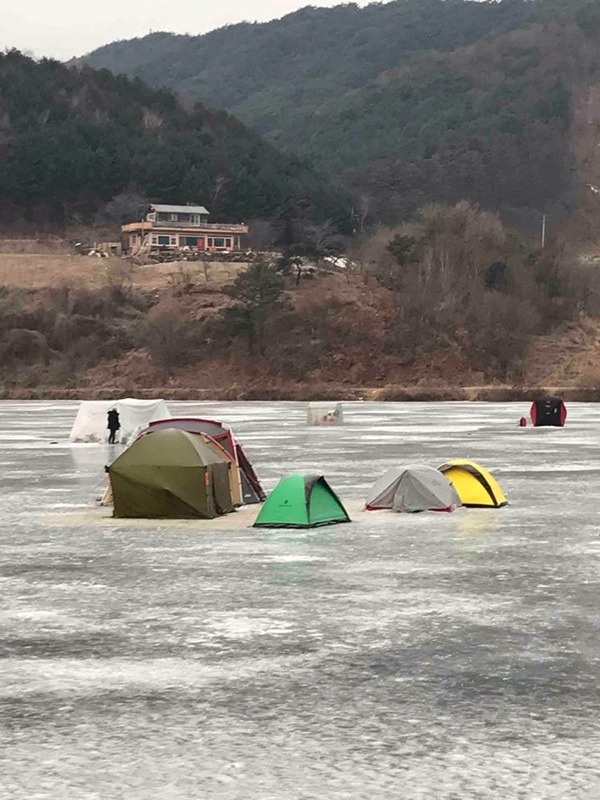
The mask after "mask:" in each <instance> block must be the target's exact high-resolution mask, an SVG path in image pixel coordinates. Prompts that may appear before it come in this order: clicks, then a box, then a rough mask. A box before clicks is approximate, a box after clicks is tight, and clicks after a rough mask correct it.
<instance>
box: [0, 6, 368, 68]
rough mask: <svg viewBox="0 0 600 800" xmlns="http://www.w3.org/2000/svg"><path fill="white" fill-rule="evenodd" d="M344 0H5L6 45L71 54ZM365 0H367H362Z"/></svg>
mask: <svg viewBox="0 0 600 800" xmlns="http://www.w3.org/2000/svg"><path fill="white" fill-rule="evenodd" d="M341 2H343V0H313V2H310V0H304V2H302V1H301V0H174V2H167V0H0V50H4V49H7V48H17V49H18V50H22V51H23V52H25V53H27V54H28V55H32V56H34V57H36V58H39V57H42V56H49V57H52V58H57V59H60V60H67V59H69V58H71V57H72V56H80V55H83V54H84V53H89V52H90V50H94V49H95V48H97V47H100V46H101V45H103V44H108V43H109V42H114V41H115V40H117V39H131V38H133V37H135V36H145V35H146V34H148V33H150V31H171V32H174V33H191V34H200V33H206V32H207V31H211V30H214V29H215V28H220V27H222V26H223V25H229V24H231V23H235V22H243V21H248V22H264V21H266V20H270V19H276V18H277V17H282V16H284V15H285V14H289V13H290V12H291V11H296V10H297V9H299V8H303V7H304V6H306V5H314V6H321V7H324V6H327V7H331V6H335V5H340V3H341ZM356 4H357V5H360V6H364V5H366V4H367V3H366V1H365V0H363V1H362V2H361V1H360V0H358V2H357V3H356Z"/></svg>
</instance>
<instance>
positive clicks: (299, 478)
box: [254, 472, 350, 528]
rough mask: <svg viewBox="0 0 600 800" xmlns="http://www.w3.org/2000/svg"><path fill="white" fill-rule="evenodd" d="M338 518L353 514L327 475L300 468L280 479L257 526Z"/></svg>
mask: <svg viewBox="0 0 600 800" xmlns="http://www.w3.org/2000/svg"><path fill="white" fill-rule="evenodd" d="M338 522H350V517H349V516H348V514H347V513H346V509H345V508H344V506H343V505H342V502H341V500H340V499H339V497H338V496H337V495H336V493H335V492H334V491H333V489H332V488H331V487H330V486H329V484H328V483H327V481H326V480H325V478H324V477H323V476H322V475H304V474H303V473H301V472H297V473H294V474H293V475H288V476H287V477H285V478H282V479H281V480H280V481H279V483H278V484H277V486H276V487H275V488H274V489H273V491H272V492H271V494H270V495H269V496H268V497H267V500H266V502H265V504H264V505H263V507H262V509H261V510H260V513H259V515H258V517H257V518H256V522H255V523H254V527H255V528H316V527H317V526H319V525H335V524H336V523H338Z"/></svg>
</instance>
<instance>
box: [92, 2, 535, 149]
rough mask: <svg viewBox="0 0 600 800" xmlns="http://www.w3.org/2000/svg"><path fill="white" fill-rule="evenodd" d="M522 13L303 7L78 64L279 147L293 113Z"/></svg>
mask: <svg viewBox="0 0 600 800" xmlns="http://www.w3.org/2000/svg"><path fill="white" fill-rule="evenodd" d="M526 14H527V3H525V2H521V0H504V1H503V2H500V3H497V2H483V3H481V2H478V3H477V2H466V1H465V0H396V2H391V3H385V4H381V3H375V4H373V5H368V6H366V7H365V8H359V7H358V6H356V5H355V4H353V3H350V4H344V5H340V6H336V7H334V8H313V7H307V8H304V9H301V10H300V11H297V12H295V13H292V14H288V15H287V16H285V17H283V18H282V19H279V20H275V21H273V22H268V23H262V24H250V23H241V24H238V25H230V26H227V27H225V28H221V29H219V30H216V31H213V32H211V33H208V34H206V35H204V36H177V35H173V34H169V33H153V34H150V35H149V36H146V37H144V38H142V39H133V40H131V41H124V42H115V43H114V44H109V45H107V46H105V47H102V48H100V49H99V50H96V51H94V52H93V53H91V54H90V55H88V56H86V61H87V62H88V63H89V64H91V65H92V66H94V67H99V68H106V69H110V70H111V71H113V72H122V73H125V74H127V75H131V76H135V77H138V78H141V79H142V80H144V81H147V82H148V83H151V84H155V85H158V84H160V85H163V86H168V87H171V88H175V89H177V90H179V91H184V92H189V93H191V94H193V95H195V96H197V97H199V98H200V99H201V100H202V101H203V102H206V103H208V104H209V105H211V106H215V107H222V108H226V109H228V110H230V111H232V112H233V113H234V114H236V116H238V117H240V119H242V120H244V121H245V122H246V123H247V124H249V125H250V126H251V127H253V128H255V129H257V130H259V131H261V132H262V133H265V134H267V135H268V136H269V137H271V138H272V139H276V138H277V136H278V135H279V133H280V131H281V133H282V135H283V137H284V139H286V140H287V139H288V138H289V136H288V129H289V127H290V125H291V124H292V121H293V117H294V114H295V113H299V114H300V115H302V116H303V115H304V114H305V113H306V112H308V111H311V110H313V111H318V110H319V109H321V108H322V107H324V106H325V105H326V104H327V102H328V101H329V100H330V99H332V98H336V97H337V96H338V95H339V93H340V92H347V91H351V90H354V89H357V88H360V87H362V86H364V85H365V84H367V83H368V82H369V81H371V80H373V79H374V78H376V77H377V75H379V74H380V73H381V72H383V71H385V70H389V69H392V68H394V67H397V66H399V65H400V64H405V63H408V62H409V61H410V60H411V59H413V58H414V57H415V56H417V55H419V54H421V53H423V51H426V50H441V51H449V50H454V49H456V48H457V47H461V46H463V45H466V44H469V43H471V42H474V41H477V40H478V39H480V38H481V37H483V36H485V35H487V34H489V33H490V32H492V31H507V30H512V29H513V28H515V27H518V26H519V25H520V24H521V23H522V21H523V19H524V18H525V16H526ZM281 114H283V117H282V118H281V117H280V115H281Z"/></svg>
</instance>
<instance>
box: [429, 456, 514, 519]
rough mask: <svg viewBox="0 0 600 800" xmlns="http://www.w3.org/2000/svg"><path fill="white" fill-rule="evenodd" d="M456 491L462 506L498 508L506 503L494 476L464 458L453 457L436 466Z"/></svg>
mask: <svg viewBox="0 0 600 800" xmlns="http://www.w3.org/2000/svg"><path fill="white" fill-rule="evenodd" d="M438 469H439V471H440V472H443V473H444V475H445V476H446V477H447V478H448V480H449V481H450V483H452V485H453V486H454V488H455V489H456V491H457V492H458V496H459V497H460V499H461V501H462V504H463V506H467V507H471V508H500V507H501V506H505V505H506V504H507V503H508V500H507V499H506V495H505V494H504V492H503V491H502V489H501V488H500V484H499V483H498V481H497V480H496V479H495V478H494V476H493V475H492V474H491V473H490V472H488V471H487V469H485V467H482V466H481V465H480V464H477V463H476V462H475V461H469V460H468V459H466V458H455V459H453V460H452V461H446V462H445V463H444V464H441V466H439V467H438Z"/></svg>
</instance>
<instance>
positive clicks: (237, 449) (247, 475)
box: [132, 417, 266, 504]
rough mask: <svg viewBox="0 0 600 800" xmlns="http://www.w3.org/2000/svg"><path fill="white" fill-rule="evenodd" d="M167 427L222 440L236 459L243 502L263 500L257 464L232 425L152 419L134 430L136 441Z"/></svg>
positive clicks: (218, 440) (181, 419) (188, 418)
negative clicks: (255, 464) (231, 427)
mask: <svg viewBox="0 0 600 800" xmlns="http://www.w3.org/2000/svg"><path fill="white" fill-rule="evenodd" d="M166 428H177V429H179V430H182V431H187V432H188V433H202V434H205V435H207V436H210V437H211V439H214V440H215V442H218V443H219V444H220V445H221V447H223V448H224V449H225V450H226V451H227V452H228V453H229V455H230V456H232V457H233V458H234V459H235V462H236V465H237V467H238V470H239V475H240V480H241V488H242V498H243V499H242V502H243V503H244V504H250V503H262V502H263V500H264V499H265V497H266V495H265V493H264V491H263V488H262V486H261V483H260V481H259V479H258V476H257V474H256V472H255V471H254V467H253V466H252V464H251V463H250V460H249V458H248V456H247V455H246V453H245V451H244V448H243V447H242V445H241V444H240V443H239V442H238V441H237V439H236V438H235V437H234V435H233V432H232V431H231V429H230V428H228V427H226V426H225V425H223V423H222V422H219V421H217V420H214V419H203V418H201V417H169V418H168V419H156V420H152V421H151V422H149V423H148V424H147V425H141V426H140V427H139V428H138V429H137V430H136V431H135V432H134V434H133V436H132V441H133V440H135V439H137V438H138V437H139V436H144V435H145V434H146V433H148V432H149V431H159V430H165V429H166Z"/></svg>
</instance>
